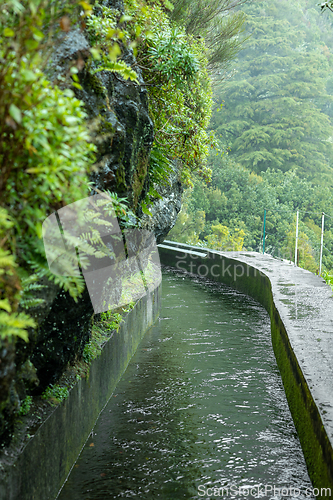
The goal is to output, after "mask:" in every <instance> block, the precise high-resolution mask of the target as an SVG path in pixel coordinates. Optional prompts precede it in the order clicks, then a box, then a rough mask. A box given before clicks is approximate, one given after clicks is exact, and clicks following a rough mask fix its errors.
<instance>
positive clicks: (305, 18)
mask: <svg viewBox="0 0 333 500" xmlns="http://www.w3.org/2000/svg"><path fill="white" fill-rule="evenodd" d="M241 8H242V10H243V12H244V13H245V14H246V25H245V29H246V35H248V36H249V38H248V40H247V41H246V43H245V44H244V48H243V50H241V51H240V52H239V55H238V58H237V61H236V62H235V64H234V71H233V73H234V74H233V76H232V77H231V78H230V79H228V80H227V81H224V82H223V83H222V85H219V86H218V87H217V88H216V90H215V101H216V107H215V109H214V113H213V118H212V122H211V128H212V130H213V131H214V132H215V133H216V134H217V137H218V140H219V143H220V149H221V150H224V153H222V154H221V153H218V154H217V155H216V153H213V154H212V155H211V158H210V162H209V165H210V167H211V168H212V171H213V174H212V182H211V183H209V184H208V185H207V184H204V183H203V182H202V181H201V180H200V179H197V180H196V181H195V185H194V189H193V190H192V192H188V193H187V194H186V197H185V204H184V208H183V211H182V213H181V214H180V217H179V220H178V221H177V224H176V226H175V228H174V229H173V230H172V232H171V234H170V237H171V238H175V239H180V240H181V241H188V242H191V243H194V244H198V245H210V246H212V247H214V248H221V249H236V250H238V249H240V248H241V247H242V245H243V246H244V248H246V249H249V250H251V249H253V250H261V251H262V227H263V214H264V209H266V210H267V228H266V230H267V233H266V241H265V244H266V251H268V252H269V253H273V254H275V255H280V256H282V257H285V258H287V259H290V258H291V259H292V260H293V259H294V244H295V236H294V235H295V224H296V211H297V210H299V211H300V221H301V222H300V265H301V266H303V267H305V268H307V269H309V270H311V271H313V272H316V271H317V269H318V267H319V255H318V253H319V245H320V231H321V213H322V212H325V213H326V214H329V215H331V216H333V197H332V185H333V169H332V161H333V148H332V144H333V143H332V135H333V133H332V132H333V129H332V109H333V108H332V99H333V95H332V89H333V87H332V82H333V81H332V76H331V75H332V61H333V59H332V50H333V28H332V21H331V19H330V17H329V16H321V14H320V9H319V8H317V7H316V6H315V5H313V3H312V2H308V1H306V0H303V1H301V2H297V3H296V4H295V3H289V2H284V1H281V2H279V3H278V4H277V3H276V2H274V1H272V0H267V1H262V2H254V1H252V2H247V3H246V4H245V5H243V6H241ZM332 222H333V219H332V218H330V217H326V220H325V238H324V257H323V262H324V266H325V269H326V270H328V271H332V269H333V258H332V254H333V232H332V229H333V225H332Z"/></svg>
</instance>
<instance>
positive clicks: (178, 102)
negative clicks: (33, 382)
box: [126, 0, 216, 209]
mask: <svg viewBox="0 0 333 500" xmlns="http://www.w3.org/2000/svg"><path fill="white" fill-rule="evenodd" d="M126 8H127V11H128V13H129V15H130V16H131V17H132V21H129V22H128V23H127V30H128V32H129V34H130V36H131V38H132V40H134V38H136V37H137V33H140V38H141V40H140V42H139V43H138V46H137V64H138V67H139V68H140V69H141V71H142V73H143V77H144V80H145V81H146V83H147V87H148V93H149V98H150V100H149V102H150V114H151V117H152V119H153V121H154V125H155V141H154V148H153V154H152V159H151V173H152V175H154V167H156V165H159V166H161V158H160V155H161V153H162V154H163V156H164V157H165V164H167V163H168V164H170V163H171V162H173V161H174V160H178V162H179V165H180V166H181V172H180V174H181V177H182V180H183V181H184V182H185V183H187V184H191V175H192V172H194V171H198V172H199V173H200V174H201V175H202V176H203V177H207V178H209V173H210V171H209V169H208V168H207V167H206V166H205V162H206V158H207V155H208V151H209V149H210V147H211V146H213V147H214V146H215V145H216V143H215V141H214V138H213V135H212V134H207V133H206V127H207V126H208V123H209V120H210V115H211V109H212V90H211V82H210V78H209V75H208V70H207V64H208V62H207V58H206V47H205V44H204V41H203V40H202V39H196V38H194V37H192V36H190V35H188V34H186V32H185V30H184V29H183V28H182V27H180V26H176V25H175V23H173V22H172V21H171V20H170V18H169V17H168V15H167V14H166V12H165V7H164V6H162V5H161V4H160V3H159V2H156V3H154V4H152V3H150V2H148V3H146V4H145V9H144V10H143V9H142V8H141V4H139V2H136V1H135V0H127V1H126ZM161 170H162V169H161V168H160V167H159V171H160V172H161ZM155 172H157V170H155ZM162 179H163V182H164V181H165V180H166V179H167V175H166V172H165V173H164V174H163V175H162ZM154 194H155V196H156V193H154ZM144 204H145V205H147V202H146V201H144ZM145 205H144V206H143V208H145V209H147V206H145Z"/></svg>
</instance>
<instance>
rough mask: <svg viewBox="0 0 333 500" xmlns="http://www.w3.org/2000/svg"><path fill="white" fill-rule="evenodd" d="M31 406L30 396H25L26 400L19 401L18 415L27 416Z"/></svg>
mask: <svg viewBox="0 0 333 500" xmlns="http://www.w3.org/2000/svg"><path fill="white" fill-rule="evenodd" d="M31 405H32V396H26V398H25V399H23V401H21V406H20V410H19V415H22V416H24V415H27V414H28V413H29V411H30V408H31Z"/></svg>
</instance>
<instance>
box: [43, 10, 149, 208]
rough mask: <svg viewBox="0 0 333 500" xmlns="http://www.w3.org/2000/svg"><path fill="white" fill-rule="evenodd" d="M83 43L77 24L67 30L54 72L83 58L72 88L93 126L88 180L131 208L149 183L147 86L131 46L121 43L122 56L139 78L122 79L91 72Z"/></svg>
mask: <svg viewBox="0 0 333 500" xmlns="http://www.w3.org/2000/svg"><path fill="white" fill-rule="evenodd" d="M111 3H112V2H109V6H112V7H116V8H117V9H118V10H120V11H121V12H122V11H123V6H122V5H121V4H120V2H114V5H111ZM116 4H117V5H116ZM75 34H76V36H75ZM68 37H69V40H68V39H67V38H68ZM69 41H70V43H69ZM70 47H72V49H73V50H72V51H71V50H70ZM88 47H89V45H88V42H87V40H86V39H85V38H84V37H83V35H82V33H81V32H80V31H79V30H76V31H75V30H73V31H72V32H70V34H68V36H67V37H66V38H65V39H64V41H63V42H62V43H61V45H60V46H59V47H58V48H57V50H56V56H55V58H54V61H55V62H54V63H53V71H54V78H57V76H58V75H61V74H64V73H65V72H66V69H67V68H68V66H69V63H70V62H71V61H73V60H83V61H85V62H86V63H85V64H84V66H83V68H82V70H81V71H80V73H79V78H80V84H81V86H82V90H77V91H76V94H77V97H78V98H79V99H81V100H82V101H83V102H84V103H85V107H86V110H87V112H88V115H89V117H90V119H91V120H93V122H92V123H93V124H95V126H96V127H97V130H96V133H97V137H96V142H97V148H98V151H97V163H96V170H95V172H94V173H93V175H92V180H93V181H94V182H95V184H96V187H97V188H98V189H101V190H106V189H108V190H110V191H115V192H117V193H118V194H119V195H120V196H124V197H127V198H128V200H129V204H130V207H131V208H132V209H134V210H136V209H137V206H138V202H139V201H140V200H141V199H142V198H144V197H145V196H146V194H147V192H148V188H149V182H148V164H149V157H150V150H151V147H152V143H153V124H152V121H151V119H150V117H149V114H148V95H147V90H146V88H145V86H144V81H143V79H142V76H141V74H140V71H139V70H138V68H137V67H136V66H135V58H134V56H133V53H132V51H131V50H129V49H127V48H125V47H123V55H122V58H123V59H124V61H125V62H126V63H127V64H128V65H129V66H131V67H133V68H135V70H136V72H137V75H138V82H139V83H136V82H133V81H130V80H124V79H123V78H122V77H121V76H119V75H117V74H115V73H112V72H111V71H101V72H98V73H96V74H93V70H92V67H91V64H90V63H89V62H87V59H86V55H85V54H86V52H87V49H88ZM93 126H94V125H93Z"/></svg>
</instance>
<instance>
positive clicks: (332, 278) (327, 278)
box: [322, 271, 333, 290]
mask: <svg viewBox="0 0 333 500" xmlns="http://www.w3.org/2000/svg"><path fill="white" fill-rule="evenodd" d="M322 277H323V278H324V280H325V281H326V283H327V284H328V285H329V286H330V287H331V288H332V290H333V275H332V274H329V273H328V272H327V271H323V272H322Z"/></svg>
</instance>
